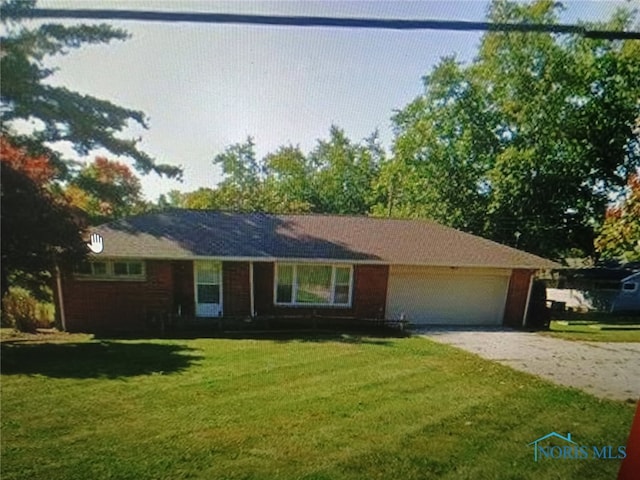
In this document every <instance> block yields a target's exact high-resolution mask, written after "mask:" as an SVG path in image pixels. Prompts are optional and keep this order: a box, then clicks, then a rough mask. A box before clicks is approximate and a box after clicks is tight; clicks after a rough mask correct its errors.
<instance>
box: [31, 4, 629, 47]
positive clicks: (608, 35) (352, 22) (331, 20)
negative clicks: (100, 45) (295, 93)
mask: <svg viewBox="0 0 640 480" xmlns="http://www.w3.org/2000/svg"><path fill="white" fill-rule="evenodd" d="M25 18H58V19H85V20H138V21H144V22H188V23H218V24H244V25H279V26H287V27H336V28H374V29H384V30H455V31H492V32H528V33H531V32H546V33H565V34H567V33H568V34H578V35H583V36H585V37H588V38H599V39H604V40H640V31H627V32H621V31H610V30H592V29H589V28H587V27H584V26H581V25H562V24H560V25H551V24H543V23H489V22H467V21H456V20H401V19H395V20H394V19H381V18H337V17H299V16H281V15H242V14H234V13H197V12H154V11H146V10H106V9H105V10H103V9H99V10H98V9H96V10H94V9H56V8H36V9H33V10H31V11H30V12H29V13H28V14H27V15H26V17H25Z"/></svg>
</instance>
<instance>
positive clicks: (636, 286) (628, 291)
mask: <svg viewBox="0 0 640 480" xmlns="http://www.w3.org/2000/svg"><path fill="white" fill-rule="evenodd" d="M629 283H630V284H632V285H633V288H624V286H625V285H627V284H629ZM636 290H638V284H637V283H636V282H624V283H623V284H622V291H623V292H626V293H635V292H636Z"/></svg>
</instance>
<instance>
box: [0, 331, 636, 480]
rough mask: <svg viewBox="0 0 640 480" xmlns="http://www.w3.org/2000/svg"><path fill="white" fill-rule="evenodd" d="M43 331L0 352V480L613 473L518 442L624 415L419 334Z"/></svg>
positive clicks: (615, 434) (616, 428) (602, 464)
mask: <svg viewBox="0 0 640 480" xmlns="http://www.w3.org/2000/svg"><path fill="white" fill-rule="evenodd" d="M5 339H6V337H5ZM18 340H19V339H18ZM56 340H57V342H56V343H33V341H32V340H27V341H16V339H13V340H12V339H9V340H8V341H5V342H4V343H3V345H2V404H1V414H2V416H1V418H2V478H3V480H9V479H24V478H29V479H47V480H48V479H58V478H59V479H81V480H86V479H107V478H113V479H135V480H140V479H161V478H167V479H169V478H170V479H180V478H193V479H199V478H202V479H216V478H227V479H248V478H251V479H254V478H255V479H275V478H277V479H294V478H295V479H362V478H367V479H373V478H380V479H388V478H397V479H403V480H404V479H414V478H415V479H424V478H447V479H465V478H466V479H474V480H475V479H492V478H499V479H536V480H539V479H541V478H545V479H546V478H558V479H570V478H580V479H581V478H614V477H615V474H616V472H617V469H618V467H619V461H618V460H604V459H588V460H568V459H567V460H554V459H548V458H547V459H543V460H540V461H538V462H537V463H535V462H534V461H533V450H532V447H529V446H527V444H528V443H529V442H531V441H533V440H535V439H536V438H538V437H540V436H542V435H544V434H547V433H549V432H551V431H556V432H559V433H562V434H566V433H567V432H571V435H572V437H573V439H574V440H575V441H577V442H579V443H580V444H586V445H592V444H596V445H619V444H620V445H624V444H625V442H626V436H627V434H628V431H629V427H630V424H631V420H632V417H633V410H634V409H633V405H630V404H626V403H622V402H613V401H604V400H598V399H596V398H594V397H592V396H590V395H587V394H585V393H582V392H579V391H576V390H570V389H566V388H560V387H556V386H553V385H551V384H549V383H546V382H544V381H542V380H539V379H537V378H534V377H532V376H529V375H526V374H523V373H519V372H516V371H514V370H511V369H509V368H507V367H504V366H501V365H498V364H495V363H492V362H489V361H485V360H481V359H480V358H478V357H476V356H474V355H471V354H468V353H465V352H462V351H460V350H457V349H454V348H452V347H449V346H445V345H441V344H437V343H434V342H431V341H429V340H427V339H424V338H376V337H355V336H350V335H338V334H336V335H332V336H300V337H298V338H286V337H273V338H271V339H214V338H204V339H191V340H136V341H123V340H103V341H99V340H91V339H90V338H89V337H82V336H74V337H70V338H69V340H68V341H66V342H64V341H62V342H61V341H60V340H59V339H56Z"/></svg>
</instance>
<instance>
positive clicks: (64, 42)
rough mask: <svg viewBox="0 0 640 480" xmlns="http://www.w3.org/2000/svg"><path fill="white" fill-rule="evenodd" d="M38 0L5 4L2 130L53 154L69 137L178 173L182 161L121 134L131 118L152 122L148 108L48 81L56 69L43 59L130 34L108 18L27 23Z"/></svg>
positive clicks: (147, 167) (80, 148)
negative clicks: (157, 156)
mask: <svg viewBox="0 0 640 480" xmlns="http://www.w3.org/2000/svg"><path fill="white" fill-rule="evenodd" d="M34 6H35V0H7V1H3V2H2V4H1V8H2V24H3V35H2V38H1V40H0V74H1V76H0V78H1V80H0V82H1V84H0V86H1V89H0V100H1V103H2V108H1V109H0V117H1V120H2V127H1V128H2V133H3V134H4V135H5V136H10V137H12V139H13V142H14V143H16V144H18V145H19V146H24V147H28V148H29V149H30V151H31V152H32V153H46V154H47V156H48V157H49V158H51V159H52V160H56V159H58V160H59V155H58V154H56V153H55V151H54V150H53V149H52V146H54V145H55V144H56V143H58V142H68V143H70V144H71V145H72V146H73V148H74V149H75V150H76V152H78V153H79V154H81V155H87V154H89V153H90V152H91V151H92V150H95V149H99V148H102V149H106V150H107V151H109V152H110V153H111V154H113V155H114V156H121V157H124V158H128V159H131V160H132V161H133V162H134V165H135V167H136V168H137V169H138V170H139V171H141V172H143V173H149V172H151V171H155V172H157V173H159V174H161V175H166V176H168V177H179V176H180V175H181V169H180V168H179V167H176V166H172V165H166V164H157V163H156V162H155V160H154V159H153V158H152V157H151V156H149V155H148V154H147V153H145V152H143V151H142V150H140V149H139V148H138V140H136V139H130V138H129V139H123V138H120V137H119V136H117V134H118V133H121V132H123V131H124V130H125V129H126V128H127V127H128V126H129V125H130V124H131V123H133V124H137V125H139V126H142V127H144V128H147V119H146V117H145V115H144V113H142V112H140V111H137V110H132V109H128V108H122V107H119V106H117V105H114V104H113V103H111V102H109V101H107V100H101V99H98V98H95V97H92V96H90V95H83V94H80V93H77V92H73V91H71V90H69V89H68V88H66V87H55V86H52V85H50V84H49V83H47V80H48V79H49V77H51V75H53V74H54V73H55V69H52V68H48V67H46V66H45V65H44V60H45V59H46V58H47V57H49V56H54V55H65V54H68V53H69V52H70V51H71V50H73V49H77V48H80V47H82V46H83V45H91V44H104V43H109V42H111V41H113V40H125V39H126V38H128V34H127V33H126V32H125V31H124V30H121V29H117V28H113V27H111V26H109V25H106V24H102V25H73V26H65V25H61V24H56V23H42V24H39V25H38V26H36V27H33V28H28V27H27V26H26V25H25V24H24V19H25V18H28V17H29V12H30V10H31V9H33V8H34ZM19 121H23V122H22V125H23V126H24V125H25V124H27V122H28V124H30V125H33V128H32V129H31V131H29V132H27V133H23V132H22V131H20V132H19V131H18V130H16V129H15V125H16V124H17V123H18V122H19ZM25 121H26V122H25Z"/></svg>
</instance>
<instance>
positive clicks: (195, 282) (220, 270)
mask: <svg viewBox="0 0 640 480" xmlns="http://www.w3.org/2000/svg"><path fill="white" fill-rule="evenodd" d="M202 262H203V261H202V260H201V261H199V262H198V261H195V262H193V298H194V301H195V309H196V317H197V318H217V317H199V316H198V304H199V302H198V285H218V290H219V292H220V303H217V304H214V305H219V306H220V310H219V312H218V317H222V316H223V315H224V305H223V301H224V292H223V286H224V265H223V263H222V262H218V261H215V260H214V261H204V262H207V263H215V264H216V267H217V269H218V273H219V275H220V276H219V283H218V284H216V283H209V282H204V283H202V282H199V281H198V263H202Z"/></svg>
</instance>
